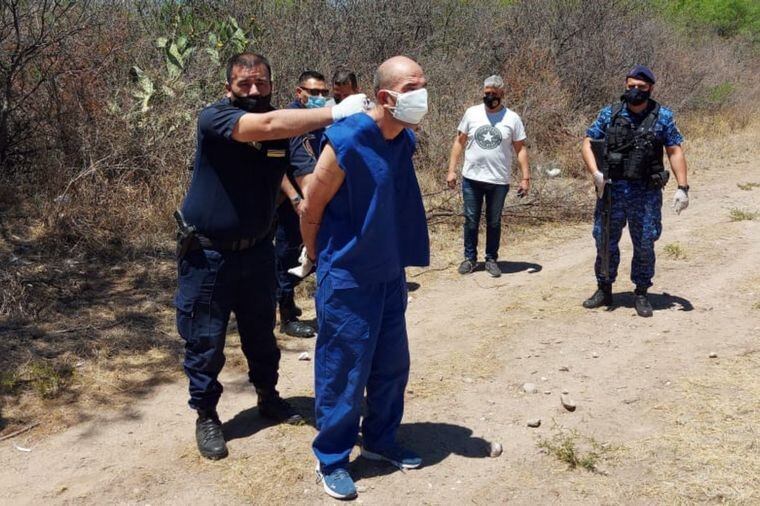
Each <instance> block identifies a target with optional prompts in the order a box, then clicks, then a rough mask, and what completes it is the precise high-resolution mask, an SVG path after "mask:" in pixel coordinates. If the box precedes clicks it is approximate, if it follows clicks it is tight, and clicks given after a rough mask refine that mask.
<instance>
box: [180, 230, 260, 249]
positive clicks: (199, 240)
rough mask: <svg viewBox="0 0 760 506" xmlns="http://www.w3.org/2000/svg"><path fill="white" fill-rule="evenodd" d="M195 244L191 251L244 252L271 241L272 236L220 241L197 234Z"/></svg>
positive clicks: (191, 246)
mask: <svg viewBox="0 0 760 506" xmlns="http://www.w3.org/2000/svg"><path fill="white" fill-rule="evenodd" d="M194 239H195V240H194V241H193V244H191V245H190V250H195V249H210V250H214V251H243V250H247V249H249V248H252V247H254V246H256V245H258V244H261V243H262V242H265V241H267V240H269V241H271V240H272V236H271V234H267V235H266V236H265V237H242V238H240V239H233V240H226V241H223V240H220V239H212V238H210V237H206V236H205V235H200V234H195V235H194Z"/></svg>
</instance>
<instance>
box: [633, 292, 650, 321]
mask: <svg viewBox="0 0 760 506" xmlns="http://www.w3.org/2000/svg"><path fill="white" fill-rule="evenodd" d="M633 305H634V306H635V307H636V313H638V315H639V316H643V317H644V318H649V317H650V316H652V304H650V303H649V299H648V298H647V289H646V288H639V287H636V291H635V292H634V299H633Z"/></svg>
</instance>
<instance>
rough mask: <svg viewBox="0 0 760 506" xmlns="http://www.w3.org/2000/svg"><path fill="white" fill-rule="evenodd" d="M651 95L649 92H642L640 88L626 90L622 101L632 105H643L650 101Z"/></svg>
mask: <svg viewBox="0 0 760 506" xmlns="http://www.w3.org/2000/svg"><path fill="white" fill-rule="evenodd" d="M649 95H650V92H649V91H642V90H640V89H638V88H631V89H630V90H625V93H623V95H622V96H621V97H620V99H621V100H624V101H625V102H627V103H629V104H631V105H641V104H643V103H644V102H646V101H647V100H649Z"/></svg>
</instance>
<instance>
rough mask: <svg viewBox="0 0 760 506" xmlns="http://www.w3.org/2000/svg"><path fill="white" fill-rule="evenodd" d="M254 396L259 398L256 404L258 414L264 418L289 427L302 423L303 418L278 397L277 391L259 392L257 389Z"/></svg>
mask: <svg viewBox="0 0 760 506" xmlns="http://www.w3.org/2000/svg"><path fill="white" fill-rule="evenodd" d="M256 394H258V396H259V400H258V403H257V405H258V407H259V413H260V414H261V416H263V417H264V418H269V419H270V420H274V421H275V422H281V423H287V424H289V425H301V424H302V423H304V419H303V417H302V416H301V415H299V414H298V413H297V412H296V410H295V409H293V407H292V406H291V405H290V404H288V403H287V401H285V399H283V398H282V397H280V394H279V393H277V390H274V389H272V390H260V389H258V388H257V389H256Z"/></svg>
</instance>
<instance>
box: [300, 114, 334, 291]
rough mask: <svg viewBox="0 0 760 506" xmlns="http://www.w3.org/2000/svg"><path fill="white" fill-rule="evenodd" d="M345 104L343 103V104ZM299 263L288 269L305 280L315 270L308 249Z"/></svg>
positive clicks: (303, 251)
mask: <svg viewBox="0 0 760 506" xmlns="http://www.w3.org/2000/svg"><path fill="white" fill-rule="evenodd" d="M341 103H343V102H341ZM298 263H299V264H300V265H298V266H296V267H293V268H292V269H288V272H289V273H291V274H292V275H294V276H298V277H299V278H301V279H303V278H305V277H306V276H308V275H309V274H311V271H313V270H314V264H313V263H312V262H311V260H309V256H308V255H307V254H306V248H301V256H299V257H298Z"/></svg>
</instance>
